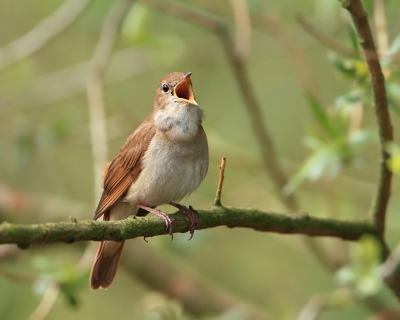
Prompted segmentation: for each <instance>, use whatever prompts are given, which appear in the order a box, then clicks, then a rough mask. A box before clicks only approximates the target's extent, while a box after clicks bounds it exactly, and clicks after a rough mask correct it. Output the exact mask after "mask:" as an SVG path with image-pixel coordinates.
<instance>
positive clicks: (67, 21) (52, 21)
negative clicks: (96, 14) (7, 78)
mask: <svg viewBox="0 0 400 320" xmlns="http://www.w3.org/2000/svg"><path fill="white" fill-rule="evenodd" d="M89 2H90V0H67V1H65V2H64V3H63V5H62V6H61V7H60V8H58V10H57V11H56V12H55V13H53V14H52V15H51V16H49V17H47V18H46V19H43V20H42V21H41V22H40V23H38V25H37V26H36V27H34V28H33V29H32V30H31V31H29V32H28V33H27V34H25V35H24V36H22V37H21V38H19V39H17V40H15V41H14V42H12V43H10V44H8V45H6V46H5V47H3V48H0V71H1V70H4V69H5V68H7V67H9V66H10V65H12V64H13V63H16V62H18V61H20V60H22V59H24V58H26V57H28V56H29V55H31V54H33V53H35V52H36V51H38V50H39V49H41V48H43V47H44V46H45V45H46V44H47V43H48V42H49V41H50V40H51V39H52V38H54V37H55V36H57V35H58V34H60V33H61V32H62V31H63V30H65V29H66V28H67V27H68V26H70V25H71V24H72V23H73V22H74V21H75V20H76V19H77V18H78V17H79V15H80V14H81V13H82V12H83V10H84V9H85V8H86V7H87V5H88V4H89Z"/></svg>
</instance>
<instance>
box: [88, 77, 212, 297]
mask: <svg viewBox="0 0 400 320" xmlns="http://www.w3.org/2000/svg"><path fill="white" fill-rule="evenodd" d="M191 74H192V73H191V72H189V73H186V74H184V73H182V72H173V73H170V74H167V75H166V76H165V77H163V78H162V79H161V81H160V83H159V84H158V87H157V91H156V95H155V98H154V102H153V107H152V109H151V112H150V114H149V115H148V116H147V117H146V118H145V120H144V121H143V122H142V124H141V125H140V126H139V127H138V128H137V129H136V130H135V131H134V132H133V133H132V134H131V135H130V136H129V137H128V139H127V140H126V142H125V144H124V145H123V146H122V148H121V149H120V150H119V152H118V153H117V155H116V156H115V158H114V159H113V160H112V161H111V162H109V163H107V164H106V165H105V166H104V168H103V192H102V195H101V197H100V201H99V204H98V206H97V209H96V211H95V215H94V218H93V219H94V220H97V219H99V218H100V217H103V220H104V221H116V220H122V219H126V218H127V217H129V216H131V215H136V216H145V215H146V214H148V212H152V213H154V214H155V215H157V216H160V217H162V218H163V219H164V222H165V224H166V228H167V229H168V233H169V234H170V235H171V237H172V235H173V233H172V229H173V228H172V227H173V224H174V223H175V220H174V219H173V218H172V217H170V216H169V215H168V214H166V213H164V212H162V211H160V210H158V209H156V207H157V206H160V205H163V204H170V205H172V206H174V207H176V208H178V209H179V211H181V212H183V213H185V214H187V215H188V217H189V219H190V221H191V225H190V239H191V238H192V237H193V234H194V229H195V227H196V225H197V224H198V222H199V219H198V218H197V216H196V214H195V213H194V212H193V211H192V209H190V207H189V208H187V207H185V206H183V205H181V204H179V201H181V200H182V199H183V198H184V197H187V196H189V195H190V194H191V193H192V192H193V191H195V190H196V189H197V188H198V186H199V185H200V183H201V182H202V181H203V180H204V178H205V176H206V174H207V170H208V163H209V152H208V142H207V136H206V133H205V131H204V128H203V126H202V121H203V119H204V117H205V112H204V110H202V109H201V108H200V107H199V105H198V103H197V102H196V100H195V97H194V93H193V87H192V82H191V79H190V77H191ZM190 239H189V240H190ZM123 247H124V241H123V242H115V241H102V242H101V243H100V245H99V247H98V250H97V253H96V256H95V258H94V261H93V265H92V268H91V272H90V280H89V281H90V287H91V289H92V290H96V289H98V288H103V289H107V288H108V287H109V286H110V285H111V283H112V282H113V280H114V277H115V274H116V272H117V268H118V264H119V261H120V258H121V253H122V249H123Z"/></svg>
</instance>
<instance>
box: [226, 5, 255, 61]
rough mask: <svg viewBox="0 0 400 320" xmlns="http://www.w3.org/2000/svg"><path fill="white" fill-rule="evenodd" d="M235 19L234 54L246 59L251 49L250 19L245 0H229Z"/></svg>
mask: <svg viewBox="0 0 400 320" xmlns="http://www.w3.org/2000/svg"><path fill="white" fill-rule="evenodd" d="M230 2H231V7H232V10H233V18H234V21H235V29H236V30H235V54H236V56H237V57H240V59H241V60H243V61H246V60H247V58H248V56H249V54H250V50H251V21H250V14H249V9H248V7H247V4H246V0H231V1H230Z"/></svg>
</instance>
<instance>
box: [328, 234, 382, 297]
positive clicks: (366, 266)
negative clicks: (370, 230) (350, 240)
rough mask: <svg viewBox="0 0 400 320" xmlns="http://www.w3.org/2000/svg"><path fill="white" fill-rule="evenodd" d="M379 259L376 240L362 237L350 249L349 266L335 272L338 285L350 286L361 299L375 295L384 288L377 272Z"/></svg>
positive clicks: (378, 248)
mask: <svg viewBox="0 0 400 320" xmlns="http://www.w3.org/2000/svg"><path fill="white" fill-rule="evenodd" d="M380 257H381V252H380V246H379V243H378V240H377V239H376V238H375V237H373V236H370V235H366V236H363V237H362V238H361V239H360V241H359V242H358V243H357V244H353V245H352V246H351V247H350V264H349V265H347V266H345V267H343V268H341V269H340V270H339V271H338V272H337V274H336V277H337V280H338V281H339V284H340V285H350V286H352V287H353V288H354V291H355V294H357V295H359V296H361V297H367V296H371V295H375V294H377V293H378V292H379V291H380V290H381V289H382V288H383V286H384V283H383V280H382V278H381V274H380V272H379V264H380Z"/></svg>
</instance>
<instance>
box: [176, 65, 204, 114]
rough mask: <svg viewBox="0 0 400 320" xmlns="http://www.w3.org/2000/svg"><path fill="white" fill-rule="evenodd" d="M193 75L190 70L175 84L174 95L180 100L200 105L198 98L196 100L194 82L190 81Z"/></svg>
mask: <svg viewBox="0 0 400 320" xmlns="http://www.w3.org/2000/svg"><path fill="white" fill-rule="evenodd" d="M191 75H192V73H191V72H188V73H186V74H185V75H184V77H183V78H182V80H181V81H180V82H179V83H178V84H177V85H176V86H175V89H174V95H175V96H176V97H177V98H178V99H180V100H184V101H186V102H188V103H190V104H193V105H195V106H199V105H198V104H197V102H196V100H194V94H193V89H192V84H191V82H190V76H191Z"/></svg>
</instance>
